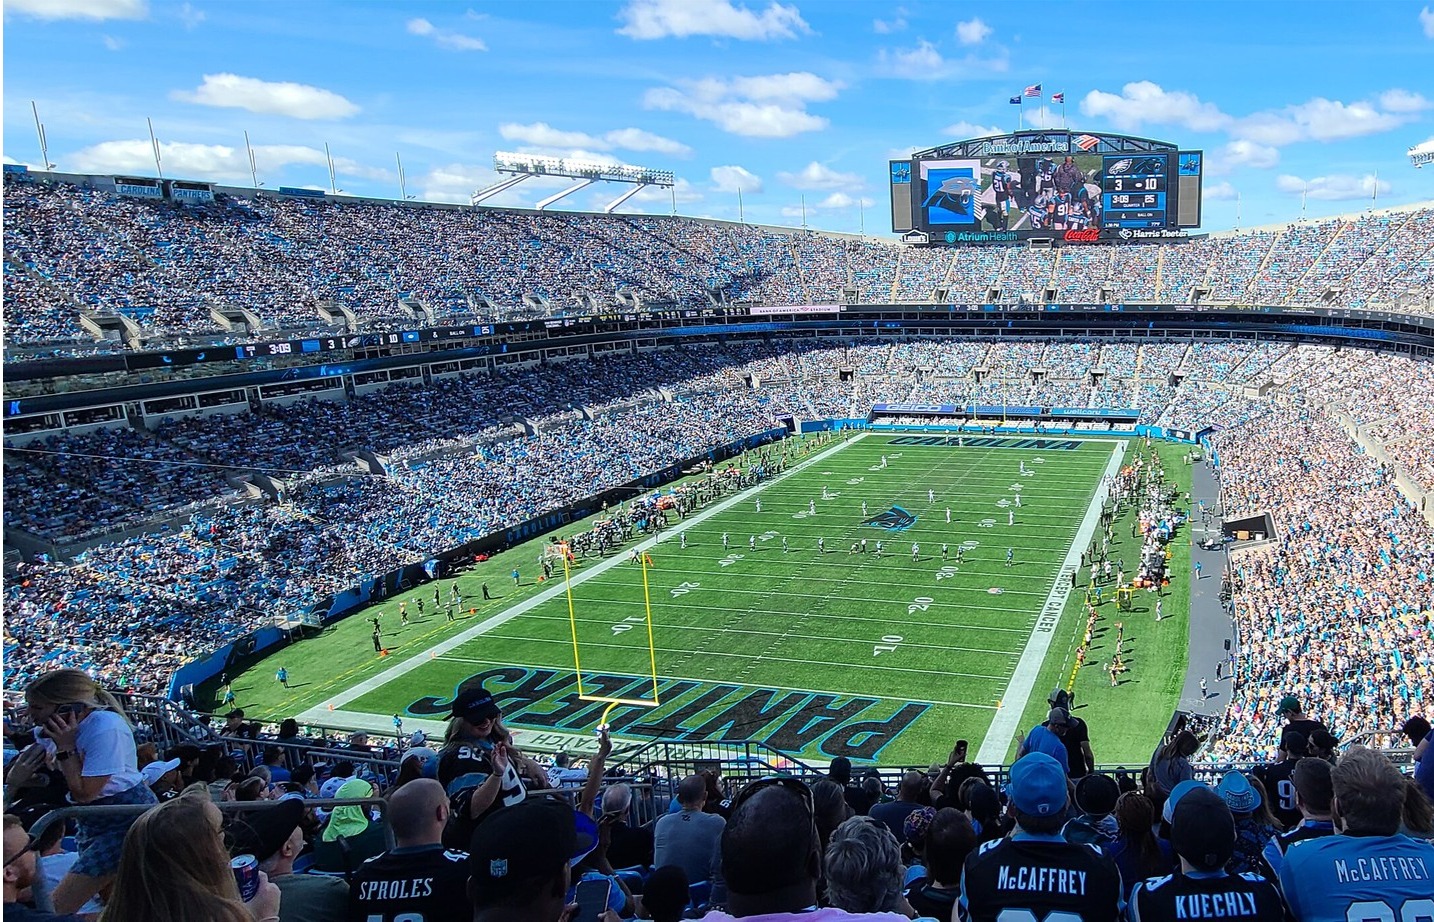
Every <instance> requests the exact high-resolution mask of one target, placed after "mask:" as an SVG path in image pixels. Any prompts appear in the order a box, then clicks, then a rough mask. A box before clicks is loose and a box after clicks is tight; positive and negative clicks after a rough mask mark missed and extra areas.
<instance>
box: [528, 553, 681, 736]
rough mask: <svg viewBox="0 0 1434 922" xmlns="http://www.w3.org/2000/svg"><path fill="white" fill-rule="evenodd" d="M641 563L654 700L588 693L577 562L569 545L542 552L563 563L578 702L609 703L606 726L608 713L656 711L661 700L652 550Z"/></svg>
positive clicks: (644, 620)
mask: <svg viewBox="0 0 1434 922" xmlns="http://www.w3.org/2000/svg"><path fill="white" fill-rule="evenodd" d="M637 553H638V556H639V562H640V564H641V566H642V602H643V618H642V619H641V620H642V621H643V622H644V624H645V626H646V628H647V656H648V662H649V663H650V664H651V666H652V675H651V679H652V697H651V698H622V697H614V696H611V695H594V694H589V693H588V692H587V690H586V689H585V688H584V686H583V661H582V644H581V643H580V642H579V641H578V616H577V606H576V604H575V603H574V601H573V568H574V566H575V565H576V563H577V561H576V559H575V558H574V557H573V554H572V551H571V550H570V549H569V547H568V545H567V543H566V542H555V543H552V544H549V545H548V546H547V547H545V548H544V549H543V556H544V558H545V559H547V558H548V557H549V556H552V557H555V558H556V559H557V560H559V561H560V562H561V566H562V568H563V591H564V593H565V595H566V596H567V600H568V625H569V627H570V628H571V629H572V635H573V672H574V673H575V674H576V675H577V677H578V699H579V700H581V701H597V702H606V704H607V708H606V709H604V710H603V712H602V720H601V721H600V723H601V724H602V725H606V724H607V717H608V714H610V713H611V712H612V709H613V708H615V707H617V706H618V705H624V704H625V705H632V706H634V707H645V708H655V707H657V706H658V705H659V704H660V703H661V702H660V701H659V700H658V693H657V687H658V680H657V647H656V644H655V643H654V641H653V634H652V597H651V594H650V592H649V586H648V580H647V571H648V570H649V569H650V568H651V567H652V566H653V561H652V555H651V553H650V552H649V551H646V550H644V551H640V552H637Z"/></svg>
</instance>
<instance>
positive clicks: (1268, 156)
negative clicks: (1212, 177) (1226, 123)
mask: <svg viewBox="0 0 1434 922" xmlns="http://www.w3.org/2000/svg"><path fill="white" fill-rule="evenodd" d="M1211 160H1212V161H1213V162H1212V163H1211V164H1210V171H1211V172H1212V173H1215V174H1216V175H1219V174H1221V173H1228V172H1230V170H1232V169H1234V168H1235V167H1239V166H1249V167H1254V168H1255V169H1258V170H1267V169H1269V168H1270V167H1272V166H1274V165H1275V164H1277V163H1279V162H1280V152H1279V150H1277V149H1276V148H1273V147H1267V146H1265V145H1264V144H1257V143H1255V142H1254V141H1243V140H1241V141H1231V142H1230V143H1229V144H1226V145H1225V146H1224V147H1222V148H1220V150H1219V151H1218V152H1216V153H1215V154H1214V155H1213V156H1212V157H1211Z"/></svg>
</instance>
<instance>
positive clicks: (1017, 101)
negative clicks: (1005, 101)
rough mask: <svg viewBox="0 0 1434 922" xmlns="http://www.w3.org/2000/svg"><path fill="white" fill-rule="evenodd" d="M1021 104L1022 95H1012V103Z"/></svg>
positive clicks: (1014, 104)
mask: <svg viewBox="0 0 1434 922" xmlns="http://www.w3.org/2000/svg"><path fill="white" fill-rule="evenodd" d="M1020 104H1021V97H1019V96H1012V97H1011V105H1013V106H1019V105H1020Z"/></svg>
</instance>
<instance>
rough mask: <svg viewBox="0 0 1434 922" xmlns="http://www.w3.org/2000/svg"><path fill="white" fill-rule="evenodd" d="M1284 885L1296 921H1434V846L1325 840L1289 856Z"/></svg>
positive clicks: (1402, 840) (1403, 839) (1374, 839)
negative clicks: (1433, 919)
mask: <svg viewBox="0 0 1434 922" xmlns="http://www.w3.org/2000/svg"><path fill="white" fill-rule="evenodd" d="M1280 886H1281V887H1282V888H1283V889H1284V892H1285V901H1286V902H1287V903H1288V904H1289V907H1290V912H1291V913H1292V914H1293V915H1294V917H1295V919H1296V920H1297V922H1366V920H1368V922H1385V920H1388V922H1394V920H1406V922H1416V920H1421V919H1430V918H1434V845H1430V844H1429V843H1428V842H1421V841H1419V840H1418V839H1411V838H1409V837H1408V836H1324V837H1323V838H1318V839H1306V840H1305V841H1303V842H1296V843H1294V844H1293V845H1291V846H1290V847H1289V850H1288V851H1287V852H1285V862H1284V865H1283V866H1282V867H1281V868H1280Z"/></svg>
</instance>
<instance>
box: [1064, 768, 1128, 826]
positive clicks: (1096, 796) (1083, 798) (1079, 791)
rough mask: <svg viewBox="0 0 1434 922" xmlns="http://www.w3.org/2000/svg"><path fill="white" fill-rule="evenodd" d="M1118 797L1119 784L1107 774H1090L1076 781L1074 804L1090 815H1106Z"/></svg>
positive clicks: (1113, 807) (1113, 806)
mask: <svg viewBox="0 0 1434 922" xmlns="http://www.w3.org/2000/svg"><path fill="white" fill-rule="evenodd" d="M1119 799H1120V785H1119V784H1117V783H1116V781H1115V779H1114V778H1112V777H1110V776H1109V775H1100V774H1090V775H1086V776H1085V777H1084V778H1082V779H1081V780H1079V781H1077V782H1076V795H1075V800H1076V806H1077V807H1080V810H1081V812H1082V813H1085V814H1088V815H1090V816H1108V815H1109V814H1110V812H1111V811H1112V810H1114V809H1115V802H1116V801H1117V800H1119Z"/></svg>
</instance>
